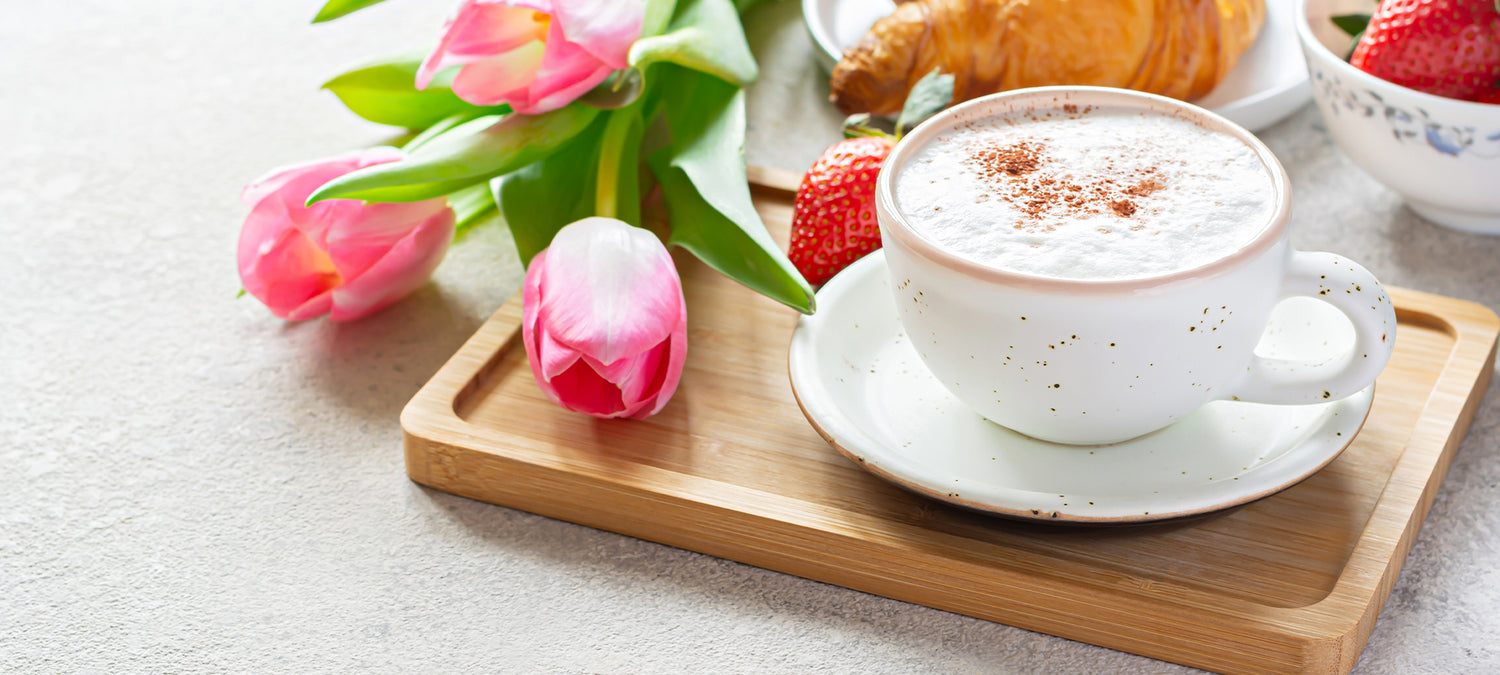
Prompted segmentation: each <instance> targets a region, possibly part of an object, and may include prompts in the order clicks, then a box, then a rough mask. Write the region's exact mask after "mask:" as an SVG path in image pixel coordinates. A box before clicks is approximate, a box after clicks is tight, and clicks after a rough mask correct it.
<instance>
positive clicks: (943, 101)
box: [896, 68, 953, 136]
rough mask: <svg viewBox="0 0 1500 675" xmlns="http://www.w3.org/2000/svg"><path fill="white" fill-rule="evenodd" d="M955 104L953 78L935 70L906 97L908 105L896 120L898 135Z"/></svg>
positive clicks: (924, 76)
mask: <svg viewBox="0 0 1500 675" xmlns="http://www.w3.org/2000/svg"><path fill="white" fill-rule="evenodd" d="M952 102H953V76H952V75H948V74H946V73H943V72H940V71H939V70H938V69H937V68H933V69H932V72H930V73H927V74H926V75H923V76H922V79H920V80H917V84H916V85H914V86H913V87H912V88H911V93H910V94H907V96H906V105H904V106H902V107H901V116H900V117H898V118H896V135H898V136H899V135H901V134H902V133H904V132H905V131H906V130H907V129H909V128H911V127H914V126H917V124H919V123H921V122H922V120H925V119H927V118H929V117H932V116H933V115H936V114H937V113H938V111H940V110H942V109H943V108H946V107H948V104H950V103H952Z"/></svg>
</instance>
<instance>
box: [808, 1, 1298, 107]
mask: <svg viewBox="0 0 1500 675" xmlns="http://www.w3.org/2000/svg"><path fill="white" fill-rule="evenodd" d="M1295 5H1296V1H1295V0H1266V24H1265V26H1264V27H1262V28H1261V31H1260V35H1259V36H1257V37H1256V39H1255V44H1253V45H1251V46H1250V49H1249V50H1247V51H1246V52H1245V53H1244V54H1243V55H1241V57H1240V60H1239V63H1238V64H1236V65H1235V68H1234V70H1233V71H1230V73H1229V76H1228V77H1226V78H1224V81H1223V82H1220V83H1219V86H1218V87H1216V88H1214V90H1213V91H1211V92H1209V93H1208V95H1207V96H1205V97H1203V98H1201V99H1199V100H1197V101H1193V103H1196V104H1198V105H1200V106H1203V107H1205V108H1208V109H1209V110H1212V111H1214V112H1216V113H1219V114H1220V115H1223V116H1225V117H1227V118H1229V119H1230V120H1232V121H1233V122H1234V123H1236V124H1238V125H1240V126H1242V127H1245V128H1246V129H1249V130H1251V131H1260V130H1261V129H1265V128H1266V127H1269V126H1271V125H1272V124H1275V123H1277V122H1279V121H1281V120H1282V119H1284V118H1286V117H1287V116H1288V115H1290V114H1292V113H1293V112H1295V111H1296V110H1297V109H1298V108H1301V107H1302V106H1303V105H1304V104H1306V103H1307V102H1308V101H1309V100H1312V87H1311V86H1310V85H1309V83H1308V78H1307V64H1306V63H1305V62H1304V61H1303V58H1302V48H1301V46H1300V45H1298V43H1297V29H1296V25H1295V24H1294V23H1293V16H1294V14H1293V12H1294V11H1295V9H1296V7H1295ZM895 10H896V3H894V2H892V1H891V0H802V16H803V18H804V19H805V20H806V22H807V31H808V33H810V34H811V35H812V38H813V42H815V43H817V46H818V48H819V49H818V61H819V63H821V64H822V65H823V67H824V68H825V69H827V70H828V71H830V72H831V71H832V70H833V65H834V64H835V63H838V61H839V58H840V57H842V56H843V53H844V50H845V49H846V48H849V47H853V46H854V44H855V43H857V42H859V39H860V38H861V37H863V36H864V34H865V33H866V32H867V31H869V30H870V26H873V25H875V22H876V21H877V20H879V19H880V18H881V17H883V16H886V15H888V14H890V13H891V12H893V11H895Z"/></svg>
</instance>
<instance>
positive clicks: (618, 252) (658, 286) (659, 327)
mask: <svg viewBox="0 0 1500 675" xmlns="http://www.w3.org/2000/svg"><path fill="white" fill-rule="evenodd" d="M532 264H533V265H536V264H542V265H545V266H546V270H545V284H546V289H545V292H544V293H542V294H541V307H540V308H539V310H540V312H541V314H540V316H541V317H544V320H545V322H546V329H547V331H548V332H549V333H551V334H552V335H554V336H555V337H556V338H557V340H558V341H559V342H562V343H564V344H566V345H568V346H570V347H572V348H573V349H576V350H578V351H580V352H582V353H584V354H587V355H589V356H591V357H592V358H594V359H597V361H598V362H600V363H614V362H615V361H618V360H620V359H622V358H626V357H630V356H634V355H637V354H640V353H642V352H645V351H646V350H648V349H651V348H652V347H655V346H656V344H657V343H659V342H662V341H663V340H666V339H667V338H668V337H669V336H670V335H671V334H672V332H673V331H674V330H675V329H676V327H677V325H678V324H679V323H680V322H681V320H682V318H683V317H684V316H685V314H684V312H683V299H682V283H681V281H680V280H679V279H678V277H677V269H676V267H674V266H673V265H672V257H671V256H670V255H668V254H667V249H666V247H664V246H663V245H662V243H661V241H660V240H658V239H657V238H656V236H655V235H653V234H651V233H650V232H648V231H646V230H643V229H640V228H636V227H631V226H630V225H627V224H625V223H623V222H620V221H618V220H614V219H610V218H585V219H583V220H580V221H578V222H576V223H573V224H571V225H568V226H567V227H564V228H563V229H562V230H561V231H559V232H558V233H557V235H556V236H555V237H554V238H553V240H552V246H551V247H550V249H549V254H548V255H547V256H546V257H545V258H543V259H541V260H540V262H538V261H537V260H533V261H532Z"/></svg>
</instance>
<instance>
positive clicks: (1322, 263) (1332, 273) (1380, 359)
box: [1233, 251, 1396, 405]
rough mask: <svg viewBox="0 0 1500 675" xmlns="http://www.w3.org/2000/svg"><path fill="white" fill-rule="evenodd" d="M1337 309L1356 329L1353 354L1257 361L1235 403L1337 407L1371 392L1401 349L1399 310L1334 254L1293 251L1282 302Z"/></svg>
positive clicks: (1369, 278)
mask: <svg viewBox="0 0 1500 675" xmlns="http://www.w3.org/2000/svg"><path fill="white" fill-rule="evenodd" d="M1298 296H1307V297H1310V298H1314V299H1317V300H1322V301H1323V302H1326V303H1328V304H1330V305H1333V306H1334V307H1335V308H1337V309H1338V310H1339V311H1340V312H1342V313H1343V314H1344V316H1347V317H1349V321H1350V322H1352V323H1353V324H1354V347H1353V350H1352V351H1351V352H1349V353H1347V354H1345V355H1344V356H1342V357H1335V358H1333V359H1329V360H1326V361H1299V360H1294V359H1268V358H1265V357H1262V356H1256V357H1254V360H1253V361H1252V362H1251V363H1250V366H1249V370H1250V372H1249V374H1248V376H1247V377H1246V379H1245V381H1244V383H1243V384H1242V385H1241V386H1240V387H1239V393H1238V395H1236V396H1234V397H1233V398H1235V399H1236V400H1240V401H1252V402H1255V403H1277V404H1290V405H1301V404H1307V403H1322V402H1324V401H1336V400H1338V399H1342V398H1345V397H1348V396H1352V395H1353V394H1355V393H1356V392H1358V391H1360V390H1361V389H1364V388H1365V387H1367V386H1369V385H1370V383H1371V382H1374V381H1375V378H1376V376H1378V375H1380V371H1381V370H1383V369H1384V368H1385V363H1386V361H1388V360H1390V358H1391V349H1392V348H1394V347H1395V345H1396V310H1395V308H1394V307H1392V306H1391V298H1390V296H1389V295H1387V294H1386V292H1385V288H1384V287H1383V286H1381V285H1380V282H1379V281H1377V280H1376V279H1375V275H1373V274H1370V272H1369V271H1368V270H1366V269H1365V268H1363V267H1361V266H1360V265H1359V264H1358V263H1356V262H1354V261H1352V260H1349V259H1348V258H1345V257H1343V256H1341V255H1335V254H1333V253H1309V252H1304V251H1294V252H1293V253H1292V259H1291V261H1290V263H1289V264H1288V266H1287V274H1286V277H1285V279H1284V280H1283V281H1282V286H1281V298H1282V299H1286V298H1292V297H1298Z"/></svg>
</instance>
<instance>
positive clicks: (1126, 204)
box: [968, 107, 1166, 234]
mask: <svg viewBox="0 0 1500 675" xmlns="http://www.w3.org/2000/svg"><path fill="white" fill-rule="evenodd" d="M1075 109H1076V107H1075ZM1067 112H1072V111H1067ZM1047 140H1049V139H1046V138H1042V139H1039V140H1036V141H1018V142H1012V143H997V142H994V141H989V142H985V141H974V142H971V143H970V144H969V157H968V164H969V165H970V166H971V167H973V168H974V169H975V170H977V171H978V173H979V178H980V180H981V182H982V183H984V184H985V185H986V186H987V187H989V188H990V190H991V193H989V194H982V195H981V199H988V198H990V197H995V198H998V199H1001V200H1003V201H1005V202H1008V203H1009V204H1010V205H1011V206H1012V207H1014V208H1015V209H1016V210H1018V211H1020V212H1021V216H1022V221H1023V222H1018V223H1016V224H1015V226H1014V227H1015V228H1016V229H1018V230H1026V231H1030V232H1044V231H1046V232H1050V231H1052V230H1055V229H1056V228H1057V227H1058V226H1060V225H1061V223H1059V222H1056V217H1057V216H1075V217H1076V216H1087V215H1094V214H1098V215H1105V214H1113V215H1115V216H1118V217H1120V218H1131V217H1134V216H1136V214H1138V213H1141V211H1142V209H1143V208H1146V207H1143V206H1142V205H1141V203H1140V200H1142V199H1145V198H1147V197H1149V196H1151V195H1152V194H1154V193H1156V192H1157V191H1159V190H1161V189H1162V188H1164V187H1166V183H1165V180H1164V179H1163V177H1162V176H1161V174H1160V173H1159V172H1158V170H1157V167H1154V166H1147V167H1132V168H1128V169H1121V168H1118V167H1117V166H1116V165H1115V164H1114V163H1113V162H1111V163H1110V164H1109V165H1108V166H1107V173H1106V174H1105V175H1102V176H1076V175H1074V174H1072V173H1069V172H1068V171H1067V170H1066V168H1065V167H1057V168H1054V167H1051V166H1049V165H1048V164H1049V162H1048V157H1047V148H1046V141H1047ZM1044 219H1045V220H1050V221H1053V222H1050V223H1043V222H1041V221H1042V220H1044ZM1130 229H1131V230H1132V231H1138V230H1139V229H1140V228H1139V227H1131V228H1130ZM1099 231H1100V232H1104V233H1106V234H1107V233H1109V232H1112V230H1109V229H1107V228H1099Z"/></svg>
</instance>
